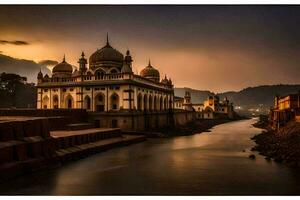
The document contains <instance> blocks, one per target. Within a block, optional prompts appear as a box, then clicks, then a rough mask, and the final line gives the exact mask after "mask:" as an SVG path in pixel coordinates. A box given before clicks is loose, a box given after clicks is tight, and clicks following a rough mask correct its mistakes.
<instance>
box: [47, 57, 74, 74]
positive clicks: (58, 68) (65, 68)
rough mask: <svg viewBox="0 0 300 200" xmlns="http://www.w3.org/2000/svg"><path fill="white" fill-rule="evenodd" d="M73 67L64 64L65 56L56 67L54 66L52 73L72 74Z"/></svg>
mask: <svg viewBox="0 0 300 200" xmlns="http://www.w3.org/2000/svg"><path fill="white" fill-rule="evenodd" d="M72 72H73V67H72V65H70V64H69V63H67V62H66V59H65V56H64V58H63V61H62V62H61V63H59V64H57V65H55V66H54V68H53V69H52V73H53V74H55V73H72Z"/></svg>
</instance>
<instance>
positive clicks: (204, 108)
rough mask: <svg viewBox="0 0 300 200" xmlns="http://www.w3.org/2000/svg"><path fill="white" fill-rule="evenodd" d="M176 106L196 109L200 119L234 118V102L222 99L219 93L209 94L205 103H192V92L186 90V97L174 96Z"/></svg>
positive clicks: (191, 109)
mask: <svg viewBox="0 0 300 200" xmlns="http://www.w3.org/2000/svg"><path fill="white" fill-rule="evenodd" d="M174 108H175V109H183V110H189V111H195V112H196V113H197V115H196V116H197V118H198V119H215V118H233V117H234V108H233V103H230V102H229V100H228V99H227V98H225V99H224V100H223V101H220V99H219V97H218V96H217V95H215V96H209V97H208V98H207V100H205V101H204V102H203V103H192V102H191V95H190V92H188V91H186V92H185V96H184V98H182V97H175V98H174Z"/></svg>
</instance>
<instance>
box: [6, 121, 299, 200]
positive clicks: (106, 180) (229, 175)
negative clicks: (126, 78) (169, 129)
mask: <svg viewBox="0 0 300 200" xmlns="http://www.w3.org/2000/svg"><path fill="white" fill-rule="evenodd" d="M254 122H255V119H250V120H241V121H235V122H230V123H226V124H221V125H218V126H215V127H214V128H212V129H211V132H204V133H201V134H195V135H191V136H181V137H174V138H166V139H149V140H148V141H146V142H143V143H139V144H135V145H131V146H127V147H122V148H117V149H112V150H109V151H107V152H103V153H99V154H96V155H93V156H90V157H88V158H85V159H82V160H79V161H76V162H71V163H69V164H67V165H64V166H62V167H59V168H56V169H51V170H46V171H42V172H38V173H34V174H30V175H26V176H23V177H19V178H17V179H14V180H12V181H8V182H6V183H5V184H2V185H0V193H1V194H32V195H44V194H46V195H101V194H112V195H117V194H128V195H130V194H160V195H170V194H174V195H175V194H181V195H186V194H193V195H197V194H198V195H239V194H240V195H260V194H300V175H299V173H298V172H297V170H294V169H291V168H288V167H286V166H284V165H283V164H278V163H275V162H272V161H267V160H265V159H264V157H263V156H260V155H258V154H257V153H256V159H255V160H251V159H249V158H248V156H249V155H250V154H251V153H252V152H251V151H250V149H251V148H252V147H253V146H254V143H253V141H251V140H250V138H251V137H252V136H253V135H255V134H258V133H260V132H261V130H260V129H257V128H254V127H252V124H253V123H254ZM243 150H244V151H243Z"/></svg>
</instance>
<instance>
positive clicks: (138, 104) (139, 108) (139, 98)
mask: <svg viewBox="0 0 300 200" xmlns="http://www.w3.org/2000/svg"><path fill="white" fill-rule="evenodd" d="M142 101H143V100H142V95H141V94H138V97H137V109H138V110H142V109H143V107H142Z"/></svg>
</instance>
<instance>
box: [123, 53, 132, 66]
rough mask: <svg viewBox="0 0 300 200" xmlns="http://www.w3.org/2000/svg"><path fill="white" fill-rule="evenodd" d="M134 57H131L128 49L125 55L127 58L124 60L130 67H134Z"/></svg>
mask: <svg viewBox="0 0 300 200" xmlns="http://www.w3.org/2000/svg"><path fill="white" fill-rule="evenodd" d="M132 61H133V60H132V57H131V55H130V51H129V50H127V51H126V56H125V58H124V62H125V64H127V65H128V66H129V67H130V68H132Z"/></svg>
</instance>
